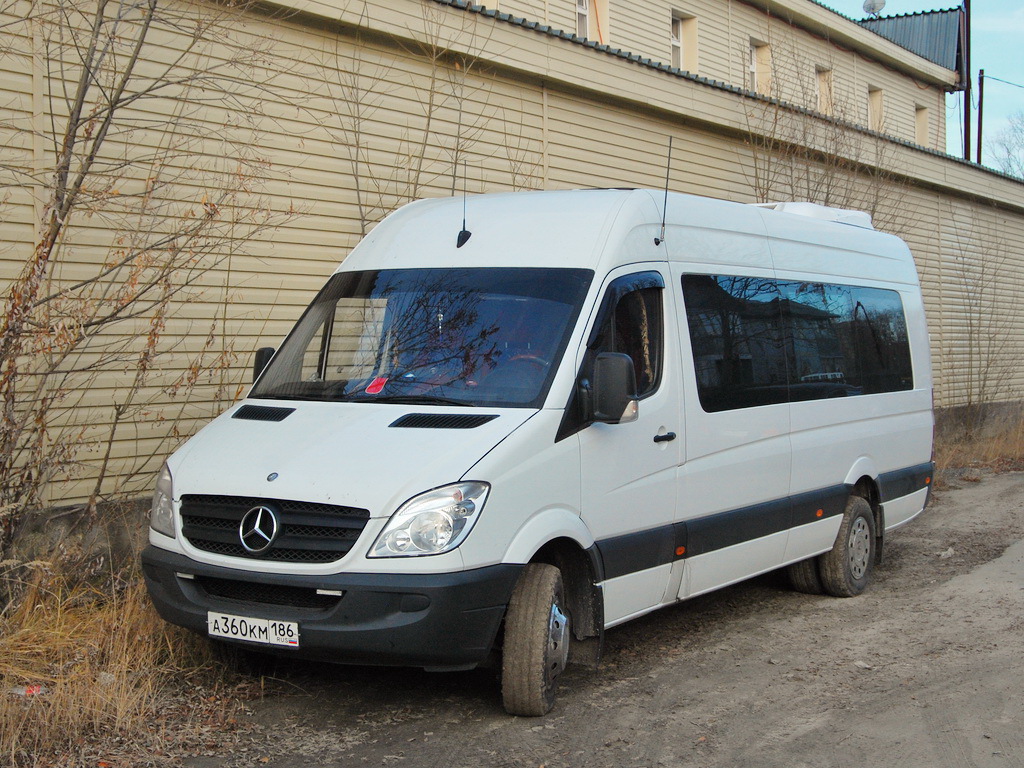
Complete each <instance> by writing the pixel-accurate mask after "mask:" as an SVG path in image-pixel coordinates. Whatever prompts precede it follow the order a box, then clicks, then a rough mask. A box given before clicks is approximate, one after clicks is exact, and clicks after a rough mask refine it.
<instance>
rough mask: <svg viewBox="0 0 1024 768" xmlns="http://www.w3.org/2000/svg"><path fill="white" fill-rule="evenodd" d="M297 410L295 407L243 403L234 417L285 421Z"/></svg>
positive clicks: (251, 419)
mask: <svg viewBox="0 0 1024 768" xmlns="http://www.w3.org/2000/svg"><path fill="white" fill-rule="evenodd" d="M294 412H295V409H294V408H274V407H272V406H269V405H243V406H242V407H241V408H239V409H238V410H237V411H235V413H234V415H233V416H232V417H231V418H232V419H249V420H250V421H284V420H285V419H286V418H288V416H289V415H290V414H292V413H294Z"/></svg>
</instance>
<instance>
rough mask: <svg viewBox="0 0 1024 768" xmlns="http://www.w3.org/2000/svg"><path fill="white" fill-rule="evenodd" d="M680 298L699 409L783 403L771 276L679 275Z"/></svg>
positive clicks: (782, 360) (778, 320) (781, 350)
mask: <svg viewBox="0 0 1024 768" xmlns="http://www.w3.org/2000/svg"><path fill="white" fill-rule="evenodd" d="M683 300H684V302H685V304H686V320H687V323H688V325H689V328H690V340H691V343H692V345H693V365H694V369H695V370H696V373H697V392H698V395H699V397H700V404H701V407H703V408H704V410H705V411H725V410H731V409H733V408H750V407H752V406H755V405H770V404H772V403H784V402H786V400H787V398H788V393H787V370H786V355H785V333H784V330H783V326H782V315H781V312H780V307H779V293H778V288H777V286H776V283H775V281H774V280H771V279H768V278H761V277H722V276H712V275H684V276H683Z"/></svg>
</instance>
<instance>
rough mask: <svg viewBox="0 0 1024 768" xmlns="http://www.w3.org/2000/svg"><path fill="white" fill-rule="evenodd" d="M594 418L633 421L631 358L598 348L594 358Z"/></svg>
mask: <svg viewBox="0 0 1024 768" xmlns="http://www.w3.org/2000/svg"><path fill="white" fill-rule="evenodd" d="M593 398H594V399H593V402H594V421H603V422H605V423H607V424H625V423H626V422H630V421H636V417H637V415H638V413H639V406H638V404H637V400H636V371H635V370H634V368H633V359H632V358H631V357H630V356H629V355H624V354H622V353H621V352H601V353H599V354H598V356H597V360H595V361H594V393H593Z"/></svg>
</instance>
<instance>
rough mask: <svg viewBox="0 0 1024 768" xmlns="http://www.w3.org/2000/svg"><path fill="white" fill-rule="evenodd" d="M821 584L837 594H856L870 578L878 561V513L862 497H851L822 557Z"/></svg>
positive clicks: (862, 589)
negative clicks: (839, 524)
mask: <svg viewBox="0 0 1024 768" xmlns="http://www.w3.org/2000/svg"><path fill="white" fill-rule="evenodd" d="M820 562H821V567H820V572H821V584H822V586H823V587H824V588H825V591H826V592H827V593H828V594H830V595H833V596H835V597H854V596H855V595H859V594H860V593H861V592H863V591H864V588H865V587H866V586H867V585H868V582H869V581H870V580H871V568H872V566H873V565H874V562H875V515H874V512H873V511H872V510H871V505H870V504H868V502H867V500H866V499H863V498H861V497H860V496H851V497H850V500H849V501H848V502H847V503H846V511H845V512H844V513H843V523H842V525H841V526H840V527H839V535H838V536H837V537H836V543H835V545H834V546H833V547H832V549H831V550H830V551H828V552H826V553H825V554H824V555H822V556H821V561H820Z"/></svg>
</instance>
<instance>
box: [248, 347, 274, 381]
mask: <svg viewBox="0 0 1024 768" xmlns="http://www.w3.org/2000/svg"><path fill="white" fill-rule="evenodd" d="M274 352H275V350H274V348H273V347H260V348H259V349H257V350H256V358H255V359H254V360H253V363H252V380H253V381H256V379H258V378H259V377H260V374H261V373H263V369H264V368H266V367H267V364H268V363H269V362H270V358H272V357H273V356H274Z"/></svg>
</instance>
